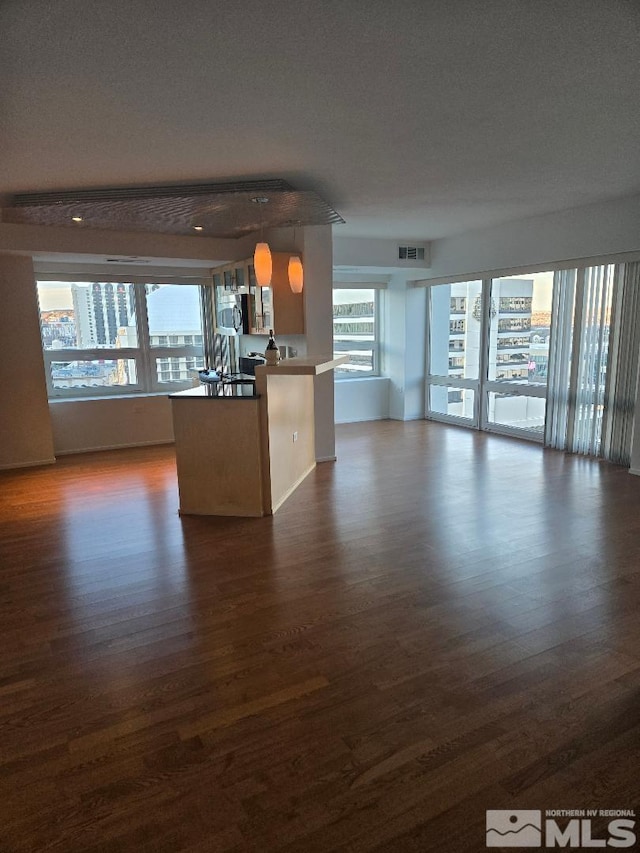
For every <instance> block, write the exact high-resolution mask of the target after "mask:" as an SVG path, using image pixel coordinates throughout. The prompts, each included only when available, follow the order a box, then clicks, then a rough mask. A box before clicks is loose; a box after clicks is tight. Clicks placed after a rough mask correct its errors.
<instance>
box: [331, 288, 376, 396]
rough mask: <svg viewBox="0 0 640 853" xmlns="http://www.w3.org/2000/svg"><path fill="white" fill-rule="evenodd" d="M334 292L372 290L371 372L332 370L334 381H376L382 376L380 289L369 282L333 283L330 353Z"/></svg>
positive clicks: (332, 333)
mask: <svg viewBox="0 0 640 853" xmlns="http://www.w3.org/2000/svg"><path fill="white" fill-rule="evenodd" d="M336 290H372V291H373V341H372V346H371V368H372V369H371V370H370V371H368V372H367V373H359V372H357V371H354V372H353V373H341V372H340V371H339V370H334V371H333V374H334V379H335V381H336V382H355V381H360V380H366V379H376V378H379V377H380V376H381V375H382V369H381V368H382V365H381V361H382V359H381V351H382V339H381V335H382V323H381V316H382V297H381V293H382V288H381V287H380V285H379V284H374V283H371V282H362V283H361V282H353V283H352V282H334V283H333V287H332V293H331V302H332V309H331V341H332V351H333V352H335V350H333V342H334V337H333V335H334V319H335V317H334V314H333V293H334V292H335V291H336Z"/></svg>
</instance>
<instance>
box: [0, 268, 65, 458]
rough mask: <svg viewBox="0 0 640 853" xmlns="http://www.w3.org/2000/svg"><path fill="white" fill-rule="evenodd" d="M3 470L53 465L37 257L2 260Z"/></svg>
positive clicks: (0, 452) (0, 375) (0, 421)
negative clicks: (41, 335)
mask: <svg viewBox="0 0 640 853" xmlns="http://www.w3.org/2000/svg"><path fill="white" fill-rule="evenodd" d="M0 305H2V312H1V314H0V316H1V317H2V356H1V357H0V392H1V393H2V402H1V403H0V468H13V467H19V466H22V465H38V464H42V463H48V462H53V461H54V458H53V442H52V438H51V422H50V420H49V409H48V406H47V392H46V387H45V373H44V361H43V357H42V341H41V338H40V323H39V314H38V311H39V309H38V298H37V294H36V286H35V281H34V276H33V264H32V262H31V258H23V257H18V256H14V255H0Z"/></svg>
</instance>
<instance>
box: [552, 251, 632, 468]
mask: <svg viewBox="0 0 640 853" xmlns="http://www.w3.org/2000/svg"><path fill="white" fill-rule="evenodd" d="M639 308H640V266H639V265H638V264H627V265H626V266H625V265H621V264H618V265H614V264H605V265H602V266H593V267H585V268H582V269H578V270H563V271H560V272H557V273H556V274H555V276H554V286H553V304H552V318H551V330H552V331H551V342H550V348H549V379H548V399H547V423H546V428H545V443H546V444H547V446H549V447H555V448H558V449H562V450H568V451H570V452H572V453H582V454H588V455H592V456H602V457H603V458H605V459H609V460H610V461H612V462H616V463H618V464H629V458H630V451H631V434H632V428H633V412H634V405H635V391H636V380H637V371H638V348H639V346H640V329H639V323H638V310H639Z"/></svg>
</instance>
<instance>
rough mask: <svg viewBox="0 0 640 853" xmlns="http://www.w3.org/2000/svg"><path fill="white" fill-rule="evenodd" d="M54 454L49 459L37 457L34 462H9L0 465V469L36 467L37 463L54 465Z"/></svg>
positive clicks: (11, 469)
mask: <svg viewBox="0 0 640 853" xmlns="http://www.w3.org/2000/svg"><path fill="white" fill-rule="evenodd" d="M55 462H56V459H55V456H54V457H53V458H51V459H38V460H37V461H36V462H11V463H10V464H9V465H0V471H13V470H15V469H16V468H37V467H38V465H55Z"/></svg>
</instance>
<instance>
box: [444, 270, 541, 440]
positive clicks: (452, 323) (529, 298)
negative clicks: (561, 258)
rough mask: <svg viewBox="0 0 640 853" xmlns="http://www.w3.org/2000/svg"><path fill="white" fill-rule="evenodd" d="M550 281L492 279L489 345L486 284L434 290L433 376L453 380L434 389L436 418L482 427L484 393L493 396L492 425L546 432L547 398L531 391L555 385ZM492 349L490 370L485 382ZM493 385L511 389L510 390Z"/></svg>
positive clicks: (490, 404)
mask: <svg viewBox="0 0 640 853" xmlns="http://www.w3.org/2000/svg"><path fill="white" fill-rule="evenodd" d="M547 276H548V274H546V273H541V274H539V275H538V276H536V275H534V276H529V277H522V278H519V277H512V278H502V279H494V280H493V281H492V283H491V295H490V301H489V306H490V307H489V311H490V318H489V324H488V340H487V339H486V338H485V335H486V333H487V330H486V329H485V328H484V327H483V323H482V319H483V318H482V311H483V285H482V282H481V281H471V282H460V283H456V284H445V285H436V286H434V287H432V288H430V323H429V340H430V343H429V359H430V364H429V373H430V374H431V375H432V376H434V377H447V381H446V383H444V382H442V381H441V380H438V381H437V382H436V383H432V384H431V386H430V394H429V408H430V411H431V412H433V413H436V414H441V415H446V416H453V417H460V418H464V419H466V420H471V421H474V420H476V419H477V416H478V415H477V398H476V395H478V394H480V393H488V405H487V421H488V423H493V424H498V425H502V426H510V427H516V428H520V429H526V430H533V431H542V430H543V429H544V420H545V406H546V401H545V398H544V396H540V395H539V394H538V396H536V395H535V392H531V391H530V392H527V390H526V389H530V388H531V387H532V386H537V387H538V388H540V386H542V387H544V386H545V385H546V381H547V369H548V362H549V339H550V332H551V281H548V280H545V277H547ZM485 349H486V352H487V363H486V370H485V375H484V376H481V371H482V358H481V356H482V352H483V350H485ZM460 380H463V382H460ZM488 383H504V385H505V388H504V390H503V389H502V388H499V389H497V388H496V386H495V384H494V385H489V384H488ZM485 385H487V387H486V388H485ZM465 386H466V387H465Z"/></svg>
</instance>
